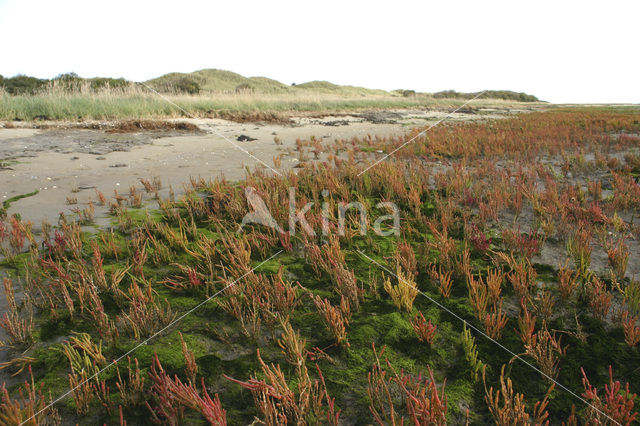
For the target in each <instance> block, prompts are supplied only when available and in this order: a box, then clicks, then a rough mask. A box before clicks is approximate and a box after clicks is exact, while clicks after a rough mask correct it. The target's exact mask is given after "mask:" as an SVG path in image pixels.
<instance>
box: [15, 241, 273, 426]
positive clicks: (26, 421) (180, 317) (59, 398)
mask: <svg viewBox="0 0 640 426" xmlns="http://www.w3.org/2000/svg"><path fill="white" fill-rule="evenodd" d="M282 251H283V250H278V251H277V252H276V253H275V254H273V255H272V256H270V257H269V258H268V259H266V260H263V261H262V262H260V263H259V264H258V265H257V266H256V267H254V268H251V270H250V271H249V272H247V273H245V274H244V275H242V276H241V277H240V278H238V279H236V280H234V281H233V282H232V283H230V284H228V285H227V286H226V287H224V288H222V289H221V290H218V291H217V292H216V293H214V294H213V295H211V296H209V297H207V298H206V299H205V300H203V301H202V302H200V303H198V304H197V305H195V306H194V307H193V308H191V309H189V310H188V311H186V312H185V313H184V314H182V315H180V316H179V317H178V318H176V319H174V320H173V321H171V322H170V323H169V324H168V325H166V326H164V327H163V328H162V329H160V330H159V331H156V332H155V333H153V334H152V335H151V336H149V337H147V338H146V339H145V340H143V341H142V342H140V343H138V344H137V345H136V346H134V347H133V348H132V349H130V350H129V351H127V352H126V353H125V354H124V355H121V356H120V357H118V358H117V359H114V360H113V361H111V363H109V364H108V365H107V366H106V367H104V368H102V370H100V371H98V372H97V373H95V374H94V375H93V376H91V377H89V378H87V379H86V380H84V381H82V382H81V383H79V384H78V385H77V386H75V387H74V388H72V389H69V390H68V391H67V392H65V393H64V394H62V395H60V396H59V397H58V398H56V399H55V400H53V401H51V402H50V403H49V404H48V405H47V406H46V407H44V408H42V409H41V410H39V411H38V412H37V413H35V414H33V415H32V416H31V417H29V418H28V419H26V420H25V421H23V422H22V423H20V426H23V425H24V424H26V423H28V422H30V421H31V420H32V419H34V418H36V416H38V415H40V414H41V413H43V412H44V411H46V410H48V409H49V408H50V407H51V406H53V405H55V404H57V403H58V402H60V401H62V400H63V399H65V398H66V397H68V396H69V395H71V393H73V391H75V390H76V389H78V388H79V387H81V386H83V385H84V384H85V383H87V382H90V381H91V380H93V379H95V378H96V377H97V376H98V375H100V374H101V373H103V372H104V371H106V370H108V369H109V368H111V367H113V366H114V365H116V364H118V362H120V361H122V360H123V359H124V358H125V357H127V356H129V355H131V354H132V353H134V352H135V351H137V350H138V349H140V348H141V347H142V346H144V345H146V344H147V343H149V342H150V341H151V340H153V339H154V338H156V337H157V336H158V335H160V334H162V333H164V332H165V331H166V330H167V329H169V328H170V327H172V326H173V325H175V324H177V323H178V322H180V321H182V320H183V319H184V318H185V317H187V316H188V315H190V314H192V313H193V312H195V311H196V310H198V309H199V308H200V307H202V306H203V305H205V304H206V303H207V302H209V301H210V300H212V299H214V298H216V297H217V296H219V295H220V294H222V293H224V291H225V290H227V289H229V288H231V287H233V286H234V285H235V284H236V283H237V282H238V281H240V280H241V279H243V278H244V277H246V276H247V275H249V274H251V273H252V272H253V271H255V270H256V269H258V268H259V267H261V266H262V265H264V264H265V263H267V262H268V261H270V260H271V259H273V258H274V257H276V256H278V255H279V254H280V253H282Z"/></svg>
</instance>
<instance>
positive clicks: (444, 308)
mask: <svg viewBox="0 0 640 426" xmlns="http://www.w3.org/2000/svg"><path fill="white" fill-rule="evenodd" d="M357 252H358V253H360V255H361V256H362V257H364V258H366V259H367V260H369V261H370V262H371V263H374V264H376V265H377V266H378V267H380V268H381V269H384V270H385V271H387V272H388V273H389V274H391V275H393V276H394V277H396V278H397V279H398V280H401V281H403V282H404V283H405V284H407V285H408V286H410V287H411V288H413V289H414V290H416V291H417V292H418V293H420V294H421V295H423V296H424V297H426V298H427V299H429V301H431V302H432V303H434V304H435V305H437V306H438V307H439V308H440V309H442V310H443V311H446V312H447V313H449V314H450V315H452V316H453V317H455V318H456V319H458V320H460V321H462V322H463V323H464V324H466V325H467V326H468V327H469V328H471V329H473V330H474V331H475V332H476V333H478V334H480V335H482V336H483V337H486V338H487V339H489V340H491V341H492V342H493V343H494V344H496V345H497V346H498V347H499V348H500V349H502V350H504V351H506V352H507V353H509V354H510V355H511V356H512V357H513V358H515V359H517V360H519V361H521V362H523V363H524V364H525V365H527V366H529V367H531V368H532V369H533V370H535V371H536V372H538V373H540V374H541V375H542V376H544V377H545V378H546V379H548V380H550V381H551V382H553V383H554V384H555V385H556V386H558V387H559V388H560V389H562V390H564V391H566V392H567V393H569V394H570V395H571V396H573V397H575V398H577V399H579V400H580V401H582V402H583V403H584V404H586V405H587V406H589V407H591V408H593V409H594V410H596V411H597V412H598V413H600V414H602V415H603V416H605V417H607V418H608V419H609V420H611V421H612V422H613V423H615V424H617V425H620V426H622V424H621V423H619V422H617V421H616V420H615V419H614V418H612V417H611V416H609V415H608V414H607V413H605V412H603V411H602V410H600V409H599V408H597V407H596V406H594V405H593V404H590V403H589V401H587V400H586V399H584V398H583V397H581V396H580V395H578V394H577V393H575V392H574V391H572V390H571V389H569V388H568V387H566V386H565V385H563V384H562V383H560V382H558V381H557V380H555V379H554V378H552V377H550V376H549V375H547V374H546V373H544V372H543V371H542V370H540V369H539V368H538V367H536V366H535V365H533V364H531V363H530V362H529V361H527V360H526V359H524V358H522V357H521V356H520V355H518V354H516V353H514V352H513V351H512V350H511V349H509V348H507V347H506V346H504V345H503V344H501V343H500V342H498V341H497V340H495V339H493V338H491V337H490V336H488V335H487V334H486V333H485V332H483V331H482V330H479V329H478V328H477V327H475V326H474V325H473V324H471V323H469V322H467V321H466V320H465V319H464V318H462V317H461V316H460V315H458V314H456V313H455V312H453V311H452V310H451V309H449V308H447V307H446V306H444V305H443V304H442V303H440V302H438V301H437V300H435V299H434V298H433V297H431V296H429V295H428V294H426V293H425V292H423V291H421V290H420V289H419V288H417V287H415V286H413V285H411V283H410V282H408V281H406V280H403V279H402V278H400V277H398V276H397V275H396V274H394V273H393V272H391V271H390V270H389V269H388V268H386V267H385V266H383V265H381V264H380V263H378V262H376V261H375V260H374V259H372V258H371V257H369V256H367V255H366V253H364V252H363V251H362V250H357Z"/></svg>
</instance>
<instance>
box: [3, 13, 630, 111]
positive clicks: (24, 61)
mask: <svg viewBox="0 0 640 426" xmlns="http://www.w3.org/2000/svg"><path fill="white" fill-rule="evenodd" d="M639 17H640V2H639V1H637V0H630V1H617V0H609V1H606V2H602V1H599V2H590V1H560V0H554V1H546V0H535V1H490V0H487V1H446V2H445V1H438V2H430V1H424V0H423V1H415V2H414V1H403V0H394V1H385V2H378V1H374V0H369V1H348V0H341V1H333V0H324V1H322V2H306V1H300V0H292V1H288V0H287V1H278V0H270V1H264V0H259V1H250V0H234V1H231V0H227V1H200V2H199V1H192V0H180V1H166V2H164V1H160V0H156V1H134V0H127V1H121V0H110V1H90V0H83V1H74V0H72V1H51V0H19V1H18V0H0V40H2V49H0V74H1V75H4V76H5V77H8V76H13V75H15V74H26V75H32V76H36V77H40V78H51V77H54V76H56V75H58V74H61V73H65V72H75V73H77V74H79V75H80V76H82V77H95V76H102V77H125V78H127V79H132V80H136V81H141V80H147V79H150V78H153V77H157V76H160V75H162V74H165V73H168V72H174V71H179V72H190V71H195V70H198V69H203V68H218V69H225V70H229V71H234V72H237V73H240V74H242V75H245V76H265V77H270V78H274V79H276V80H279V81H282V82H283V83H287V84H291V83H302V82H305V81H311V80H328V81H331V82H333V83H336V84H351V85H356V86H363V87H369V88H378V89H385V90H394V89H413V90H417V91H425V92H435V91H439V90H447V89H454V90H458V91H465V92H471V91H479V90H484V89H496V90H500V89H508V90H515V91H522V92H526V93H530V94H533V95H536V96H538V97H539V98H540V99H543V100H546V101H550V102H555V103H640V79H639V78H638V76H640V55H639V54H638V51H639V50H638V49H639V44H640V43H639V42H640V30H639V29H638V27H639V25H640V22H639V21H638V19H639Z"/></svg>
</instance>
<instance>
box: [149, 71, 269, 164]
mask: <svg viewBox="0 0 640 426" xmlns="http://www.w3.org/2000/svg"><path fill="white" fill-rule="evenodd" d="M138 84H140V85H141V86H144V87H146V88H147V89H149V90H151V91H152V92H153V93H155V94H156V95H158V96H160V97H161V98H162V99H164V100H165V101H167V102H168V103H170V104H171V105H173V106H174V107H176V108H178V109H179V110H180V111H182V112H184V113H185V114H187V116H189V117H190V118H193V119H197V117H196V116H194V115H193V114H191V113H190V112H189V111H187V110H186V109H184V108H182V107H181V106H180V105H178V104H176V103H175V102H173V101H172V100H171V99H169V98H167V97H166V96H164V95H163V94H162V93H160V92H158V91H157V90H155V89H154V88H153V87H150V86H148V85H146V84H144V83H142V82H138ZM207 130H208V131H207V132H208V133H213V134H215V135H216V136H220V137H221V138H222V139H224V140H225V141H227V142H229V143H230V144H231V145H233V146H234V147H235V148H236V149H237V150H239V151H241V152H244V153H245V154H247V155H248V156H249V157H251V158H253V159H254V160H256V161H257V162H259V163H260V164H262V165H263V166H265V167H266V168H268V169H269V170H271V171H272V172H273V173H275V174H277V175H279V176H282V173H280V172H279V171H278V170H276V169H274V168H273V167H271V166H270V165H268V164H267V163H265V162H264V161H262V160H261V159H259V158H258V157H256V156H255V155H253V154H251V153H250V152H249V151H247V150H246V149H244V148H243V147H241V146H240V145H238V144H237V143H235V142H234V141H232V140H231V139H229V138H228V137H226V136H225V135H223V134H222V133H220V132H219V131H218V130H217V129H216V128H215V127H209V126H207ZM209 131H210V132H209Z"/></svg>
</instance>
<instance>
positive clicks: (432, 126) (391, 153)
mask: <svg viewBox="0 0 640 426" xmlns="http://www.w3.org/2000/svg"><path fill="white" fill-rule="evenodd" d="M486 92H487V91H486V90H483V91H482V92H480V93H478V94H477V95H475V96H474V97H473V98H471V99H469V100H468V101H467V102H465V103H463V104H462V105H460V106H459V107H458V108H456V109H454V110H453V111H451V112H450V113H448V114H447V115H445V116H444V117H443V118H441V119H440V120H438V121H436V122H435V123H434V124H432V125H431V126H429V127H427V128H426V129H424V130H423V131H421V132H420V133H418V134H417V135H415V136H414V137H412V138H411V139H409V140H408V141H406V142H405V143H403V144H402V145H400V146H399V147H397V148H396V149H394V150H393V151H391V152H390V153H388V154H387V155H385V156H384V157H382V158H381V159H379V160H378V161H376V162H375V163H373V164H371V165H370V166H369V167H367V168H366V169H364V170H363V171H361V172H360V173H358V176H362V175H363V174H365V173H366V172H367V171H369V169H371V168H373V167H375V166H377V165H378V164H380V163H382V162H383V161H384V160H386V159H387V158H389V157H391V156H392V155H393V154H395V153H396V152H398V151H400V150H401V149H402V148H404V147H405V146H407V145H409V144H410V143H411V142H413V141H415V140H416V139H418V138H419V137H420V136H422V135H424V134H425V133H427V132H428V131H429V130H431V129H433V128H434V127H436V126H437V125H438V124H440V123H442V122H443V121H445V120H446V119H448V118H451V116H452V115H453V114H455V113H456V112H458V111H460V110H461V109H462V108H464V107H465V106H466V105H468V104H469V103H470V102H472V101H475V100H476V99H478V98H479V97H480V96H482V95H483V94H485V93H486Z"/></svg>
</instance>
